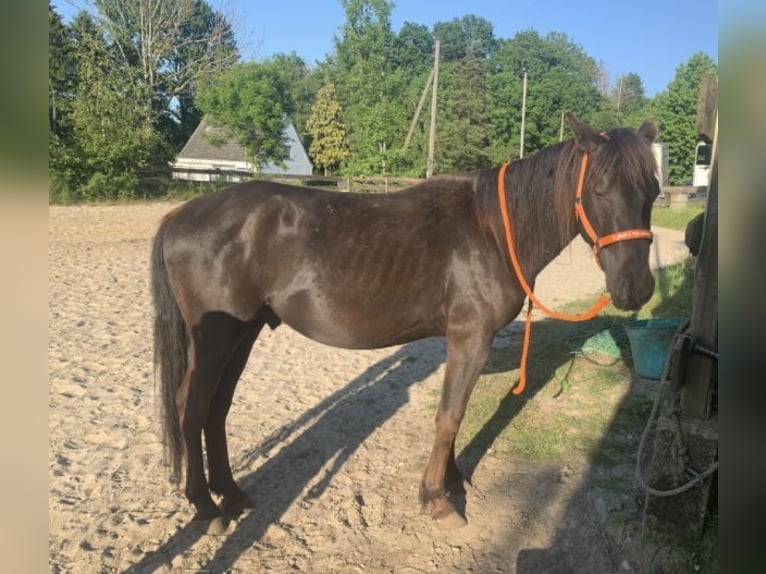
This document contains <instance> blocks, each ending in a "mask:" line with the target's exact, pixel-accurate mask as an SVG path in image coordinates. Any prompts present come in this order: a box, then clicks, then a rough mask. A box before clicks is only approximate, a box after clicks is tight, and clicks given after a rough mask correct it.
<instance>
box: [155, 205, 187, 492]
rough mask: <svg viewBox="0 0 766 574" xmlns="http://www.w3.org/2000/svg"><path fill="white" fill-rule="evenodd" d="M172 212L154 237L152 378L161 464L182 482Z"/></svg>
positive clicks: (183, 349)
mask: <svg viewBox="0 0 766 574" xmlns="http://www.w3.org/2000/svg"><path fill="white" fill-rule="evenodd" d="M174 213H175V212H173V213H171V214H168V215H167V216H166V217H165V219H163V221H162V223H161V224H160V228H159V230H158V231H157V235H155V237H154V244H153V246H152V256H151V257H152V258H151V283H152V300H153V302H154V377H155V380H156V381H157V383H158V389H157V390H158V391H159V401H160V409H159V410H160V418H161V421H162V442H163V444H164V459H165V460H164V462H165V464H167V465H168V466H169V467H170V469H171V475H170V478H171V480H172V481H173V482H175V483H176V484H178V483H180V481H181V463H182V461H183V452H184V447H183V435H182V432H181V421H180V419H179V414H178V407H177V406H176V394H177V392H178V389H179V387H180V386H181V382H182V381H183V378H184V375H185V374H186V369H187V366H188V354H187V352H188V351H187V350H188V345H189V343H188V339H187V333H186V323H185V321H184V318H183V316H182V315H181V310H180V309H179V308H178V303H177V302H176V298H175V296H174V295H173V291H172V290H171V288H170V283H169V281H168V272H167V268H166V267H165V255H164V244H165V241H164V240H165V232H166V229H167V224H168V222H169V221H170V220H171V219H172V217H173V215H174Z"/></svg>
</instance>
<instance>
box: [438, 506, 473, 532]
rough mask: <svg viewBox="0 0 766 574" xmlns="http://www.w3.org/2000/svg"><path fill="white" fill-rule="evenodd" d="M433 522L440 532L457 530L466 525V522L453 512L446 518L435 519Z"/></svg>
mask: <svg viewBox="0 0 766 574" xmlns="http://www.w3.org/2000/svg"><path fill="white" fill-rule="evenodd" d="M435 521H436V525H437V526H438V527H439V528H440V529H442V530H457V529H458V528H462V527H463V526H465V525H466V524H468V521H467V520H466V519H465V518H463V517H462V516H460V514H458V513H457V511H455V510H453V511H452V512H450V513H449V514H447V515H446V516H442V517H440V518H435Z"/></svg>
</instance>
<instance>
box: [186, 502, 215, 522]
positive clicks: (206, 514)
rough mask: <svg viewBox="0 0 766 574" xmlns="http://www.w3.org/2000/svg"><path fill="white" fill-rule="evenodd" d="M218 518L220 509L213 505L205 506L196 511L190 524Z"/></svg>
mask: <svg viewBox="0 0 766 574" xmlns="http://www.w3.org/2000/svg"><path fill="white" fill-rule="evenodd" d="M219 516H221V509H220V508H218V507H217V506H216V505H215V504H211V505H210V506H205V507H204V508H200V509H199V510H197V512H196V513H195V514H194V517H193V518H192V522H207V521H209V520H213V519H214V518H218V517H219Z"/></svg>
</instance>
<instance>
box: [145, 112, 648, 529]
mask: <svg viewBox="0 0 766 574" xmlns="http://www.w3.org/2000/svg"><path fill="white" fill-rule="evenodd" d="M568 121H569V123H570V125H571V127H572V129H573V132H574V134H575V138H574V139H573V140H570V141H566V142H563V143H560V144H556V145H553V146H551V147H548V148H546V149H544V150H542V151H540V152H539V153H537V154H536V155H534V156H531V157H528V158H524V159H523V160H519V161H517V162H515V163H513V164H511V165H510V166H509V167H508V168H507V169H503V170H502V173H503V174H504V175H503V177H504V181H503V183H504V188H501V189H504V194H505V198H506V201H507V209H508V212H509V217H510V220H511V221H512V222H513V235H514V237H513V240H514V242H515V244H516V252H517V258H518V260H519V264H520V267H521V270H520V271H521V273H522V274H523V276H524V277H525V278H526V281H527V282H528V283H529V284H530V285H533V284H534V278H535V276H536V275H537V274H538V273H539V272H540V271H541V270H542V269H543V268H544V267H545V266H546V265H547V264H548V263H549V262H550V261H551V260H552V259H553V258H554V257H556V255H557V254H558V253H560V252H561V250H562V249H563V248H564V247H565V246H566V245H567V244H568V243H570V242H571V241H572V239H573V238H574V237H575V236H576V235H577V234H578V233H579V234H582V236H583V238H584V239H585V240H586V241H588V242H589V243H597V237H594V236H593V233H591V232H589V230H588V228H589V227H592V230H595V234H596V235H597V236H607V235H613V234H615V233H617V232H622V231H624V230H631V231H630V232H628V233H634V236H627V237H622V236H619V237H618V239H636V238H637V239H642V240H640V241H616V240H615V239H614V238H613V239H612V241H609V242H608V245H605V246H603V247H602V248H601V250H600V251H599V252H598V257H599V261H600V264H601V266H602V267H603V269H604V272H605V275H606V287H607V290H608V291H609V293H610V295H611V297H612V300H613V302H614V304H615V305H616V306H617V307H619V308H621V309H638V308H640V307H641V306H642V305H643V304H644V303H645V302H646V301H647V300H648V299H649V298H650V297H651V295H652V292H653V290H654V279H653V277H652V274H651V272H650V269H649V245H650V240H651V233H650V232H649V231H648V230H649V228H650V214H651V207H652V203H653V201H654V199H655V198H656V196H657V195H658V193H659V185H658V181H657V178H656V176H655V161H654V156H653V155H652V153H651V146H650V144H651V142H652V141H653V140H654V139H655V137H656V133H657V129H656V127H655V125H654V123H652V122H651V121H646V122H644V124H643V125H642V126H641V127H640V128H639V129H638V130H637V131H634V130H631V129H627V128H618V129H613V130H610V131H609V132H600V133H599V132H596V131H594V130H592V129H591V128H589V127H588V126H586V125H585V124H583V123H581V122H580V121H579V120H578V119H577V118H575V117H574V116H571V115H570V116H569V117H568ZM584 156H586V157H589V158H590V160H589V161H590V163H589V165H588V168H587V171H586V172H585V177H584V185H583V186H582V189H581V190H580V192H581V194H582V198H581V199H579V198H576V195H578V194H576V193H575V189H576V187H577V180H578V174H579V172H580V170H581V169H584V161H583V157H584ZM498 183H499V182H498V170H497V169H489V170H483V171H477V172H472V173H468V174H463V175H455V176H444V177H435V178H431V179H428V180H426V181H424V182H422V183H419V184H417V185H415V186H413V187H411V188H409V189H407V190H404V191H401V192H397V193H393V194H386V195H383V194H380V195H378V194H372V195H357V194H350V193H338V192H330V191H319V190H312V189H306V188H301V187H291V186H286V185H281V184H277V183H266V182H247V183H241V184H238V185H235V186H232V187H229V188H227V189H224V190H221V191H219V192H216V193H213V194H210V195H207V196H204V197H200V198H197V199H193V200H191V201H189V202H188V203H186V204H184V205H183V206H181V207H179V208H177V209H175V210H174V211H172V212H171V213H169V214H168V215H166V216H165V218H164V219H163V220H162V223H161V225H160V228H159V231H158V232H157V235H156V237H155V239H154V246H153V250H152V260H151V276H152V294H153V299H154V306H155V313H156V316H155V324H154V361H155V368H156V371H157V376H158V378H159V384H160V393H161V400H162V413H163V416H162V418H163V434H164V440H165V444H166V447H167V453H166V454H167V455H168V459H169V463H170V464H171V466H172V469H173V477H174V479H175V480H176V481H177V482H180V478H181V465H182V462H183V459H184V458H185V459H186V489H185V494H186V496H187V498H188V499H189V501H190V502H191V503H192V504H193V505H194V506H195V508H196V514H195V516H194V518H195V519H196V520H208V519H213V518H215V517H217V516H219V515H220V514H221V512H222V511H223V512H225V513H227V514H237V513H240V512H241V511H242V510H243V509H244V508H248V507H251V506H252V501H251V499H250V497H249V496H248V495H247V494H246V493H245V492H244V491H243V490H242V489H240V488H239V487H238V486H237V484H236V483H235V481H234V479H233V477H232V473H231V468H230V466H229V455H228V451H227V446H226V434H225V422H226V415H227V413H228V411H229V407H230V406H231V402H232V396H233V394H234V389H235V387H236V385H237V381H238V379H239V377H240V375H241V373H242V371H243V369H244V367H245V364H246V362H247V359H248V356H249V353H250V350H251V348H252V346H253V343H254V342H255V339H256V337H257V336H258V334H259V332H260V331H261V329H262V328H263V327H264V326H265V325H268V326H269V327H271V328H272V329H274V328H276V327H277V326H278V325H279V324H280V323H285V324H287V325H289V326H291V327H292V328H294V329H295V330H297V331H299V332H300V333H302V334H304V335H305V336H307V337H309V338H311V339H313V340H315V341H320V342H322V343H325V344H328V345H334V346H338V347H344V348H349V349H371V348H380V347H386V346H389V345H397V344H401V343H405V342H408V341H413V340H415V339H420V338H423V337H431V336H440V335H443V336H446V342H447V363H446V374H445V378H444V384H443V387H442V394H441V401H440V403H439V407H438V412H437V415H436V438H435V442H434V445H433V449H432V451H431V456H430V459H429V461H428V464H427V465H426V468H425V472H424V474H423V479H422V482H421V485H420V499H421V502H422V504H423V506H424V509H426V510H428V511H430V513H431V516H432V517H433V518H435V519H442V518H446V517H449V516H454V513H455V509H454V507H453V506H452V504H451V503H450V502H449V500H448V497H447V491H446V484H452V483H453V482H457V483H458V484H462V482H460V481H461V476H460V472H459V470H458V468H457V466H456V464H455V435H456V434H457V431H458V428H459V426H460V423H461V421H462V418H463V414H464V412H465V408H466V404H467V402H468V399H469V396H470V394H471V391H472V390H473V387H474V384H475V383H476V380H477V378H478V376H479V373H480V372H481V370H482V367H483V366H484V364H485V362H486V359H487V357H488V355H489V352H490V347H491V343H492V340H493V337H494V336H495V334H496V333H497V332H498V330H500V329H501V328H502V327H504V326H505V325H507V324H508V323H509V322H510V321H511V320H513V319H514V318H515V317H516V316H517V315H518V314H519V312H520V311H521V309H522V306H523V304H524V300H525V298H526V295H525V292H524V290H523V289H522V287H521V283H520V279H519V277H518V275H517V273H516V272H515V271H514V269H513V268H512V266H511V265H510V263H509V248H508V245H507V243H506V238H505V235H504V233H505V231H504V225H503V221H502V217H501V213H500V202H499V197H498V191H497V190H498ZM576 202H577V203H579V204H580V205H581V206H582V208H583V210H584V212H585V214H587V219H586V220H583V218H582V210H580V214H579V215H580V216H577V215H576V210H575V208H574V206H575V203H576ZM578 210H579V208H578ZM588 220H589V222H588ZM645 239H649V240H648V241H647V240H645ZM203 433H204V436H205V444H206V451H207V460H208V471H209V482H208V480H207V479H206V477H205V470H204V461H203V450H202V434H203ZM211 492H214V493H217V494H220V495H221V496H222V497H223V498H222V503H221V507H220V508H219V507H218V506H217V505H216V504H215V502H214V501H213V499H212V497H211Z"/></svg>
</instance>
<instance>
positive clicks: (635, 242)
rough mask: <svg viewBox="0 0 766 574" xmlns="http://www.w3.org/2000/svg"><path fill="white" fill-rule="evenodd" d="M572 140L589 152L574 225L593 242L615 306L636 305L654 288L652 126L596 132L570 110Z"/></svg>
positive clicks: (654, 133) (654, 131) (632, 307)
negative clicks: (651, 262) (651, 265)
mask: <svg viewBox="0 0 766 574" xmlns="http://www.w3.org/2000/svg"><path fill="white" fill-rule="evenodd" d="M568 120H569V123H570V125H571V126H572V130H573V131H574V134H575V145H576V146H577V148H578V149H579V150H580V151H581V152H582V153H581V155H586V154H587V156H588V165H587V170H586V172H585V179H584V185H583V186H582V197H581V200H578V199H576V200H575V201H576V202H580V204H581V206H582V209H579V208H577V210H578V217H577V225H578V229H579V231H580V233H581V234H582V236H583V237H584V238H585V240H586V241H587V242H588V243H590V244H592V245H594V249H595V251H596V255H597V257H598V259H599V262H600V264H601V266H602V268H603V269H604V272H605V273H606V288H607V290H608V291H609V294H610V295H611V297H612V301H613V302H614V304H615V306H616V307H618V308H619V309H624V310H635V309H639V308H641V306H642V305H643V304H644V303H646V302H647V301H648V300H649V298H650V297H651V296H652V293H653V292H654V277H653V276H652V273H651V270H650V268H649V248H650V244H651V239H652V235H651V232H650V227H651V224H650V216H651V210H652V203H653V202H654V200H655V198H656V197H657V195H658V194H659V192H660V187H659V181H658V180H657V176H656V162H655V159H654V155H653V153H652V150H651V143H652V142H653V141H654V139H655V138H656V137H657V127H656V125H655V124H654V122H652V121H649V120H647V121H645V122H644V123H643V125H642V126H641V127H640V128H639V129H638V130H637V131H633V130H630V129H626V128H619V129H614V130H611V131H609V132H597V131H595V130H593V129H591V128H590V127H588V126H586V125H585V124H583V123H582V122H580V121H579V120H578V119H577V118H575V117H574V116H573V115H571V114H569V117H568Z"/></svg>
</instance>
